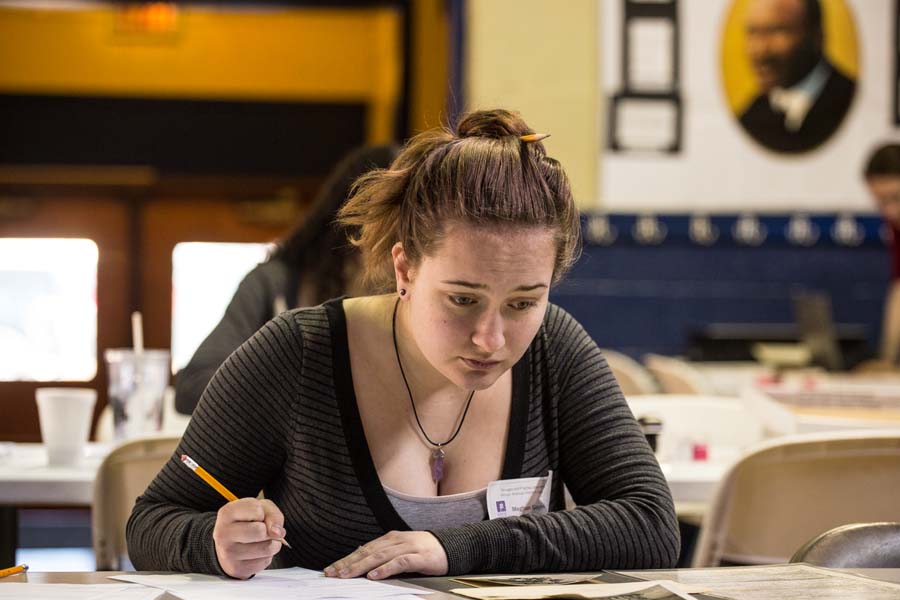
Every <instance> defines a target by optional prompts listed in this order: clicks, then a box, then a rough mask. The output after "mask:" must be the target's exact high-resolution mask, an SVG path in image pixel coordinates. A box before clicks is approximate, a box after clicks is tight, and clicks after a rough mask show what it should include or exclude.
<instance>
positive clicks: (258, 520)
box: [213, 498, 284, 579]
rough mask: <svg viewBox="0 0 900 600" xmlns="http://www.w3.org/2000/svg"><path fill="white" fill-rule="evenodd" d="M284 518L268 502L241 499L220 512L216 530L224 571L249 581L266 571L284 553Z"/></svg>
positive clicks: (215, 537)
mask: <svg viewBox="0 0 900 600" xmlns="http://www.w3.org/2000/svg"><path fill="white" fill-rule="evenodd" d="M282 537H284V515H283V514H282V513H281V511H280V510H279V509H278V507H277V506H275V505H274V504H273V503H272V502H271V501H269V500H257V499H255V498H242V499H240V500H236V501H234V502H229V503H228V504H226V505H224V506H223V507H222V508H221V509H219V512H218V514H217V515H216V524H215V527H214V528H213V542H214V543H215V549H216V557H217V558H218V560H219V565H220V566H221V567H222V570H223V571H225V573H227V574H228V575H230V576H232V577H237V578H239V579H246V578H247V577H250V576H251V575H253V574H255V573H258V572H259V571H262V570H263V569H265V568H266V567H267V566H269V564H271V562H272V557H273V556H275V555H276V554H277V553H278V552H279V551H280V550H281V543H280V542H279V541H278V540H280V539H281V538H282Z"/></svg>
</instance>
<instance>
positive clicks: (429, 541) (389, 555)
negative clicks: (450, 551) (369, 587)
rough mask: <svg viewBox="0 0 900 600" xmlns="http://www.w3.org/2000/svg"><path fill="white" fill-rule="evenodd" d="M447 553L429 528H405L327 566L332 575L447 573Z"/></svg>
mask: <svg viewBox="0 0 900 600" xmlns="http://www.w3.org/2000/svg"><path fill="white" fill-rule="evenodd" d="M446 572H447V554H446V552H445V551H444V548H443V546H441V544H440V542H438V541H437V538H435V537H434V536H433V535H432V534H430V533H429V532H427V531H404V532H396V531H392V532H391V533H389V534H387V535H384V536H382V537H380V538H378V539H376V540H373V541H371V542H369V543H368V544H366V545H365V546H361V547H360V548H358V549H357V550H356V551H354V552H352V553H351V554H349V555H348V556H346V557H344V558H342V559H341V560H339V561H337V562H335V563H334V564H332V565H331V566H329V567H327V568H326V569H325V575H327V576H329V577H342V578H346V577H359V576H360V575H366V574H368V576H369V577H370V578H372V579H384V578H385V577H390V576H392V575H397V574H399V573H422V574H425V575H444V574H446Z"/></svg>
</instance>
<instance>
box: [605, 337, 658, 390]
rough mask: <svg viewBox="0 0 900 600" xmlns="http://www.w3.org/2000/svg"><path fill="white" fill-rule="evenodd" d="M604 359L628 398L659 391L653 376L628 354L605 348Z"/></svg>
mask: <svg viewBox="0 0 900 600" xmlns="http://www.w3.org/2000/svg"><path fill="white" fill-rule="evenodd" d="M601 351H602V352H603V356H604V358H606V362H607V364H608V365H609V368H610V370H611V371H612V372H613V375H615V376H616V381H618V382H619V388H621V390H622V393H623V394H625V395H626V396H633V395H638V394H655V393H656V392H658V391H659V386H657V385H656V381H654V379H653V375H651V374H650V372H649V371H648V370H647V369H646V367H644V365H642V364H641V363H639V362H638V361H636V360H634V359H633V358H631V357H630V356H628V355H627V354H622V353H621V352H616V351H615V350H609V349H607V348H604V349H602V350H601Z"/></svg>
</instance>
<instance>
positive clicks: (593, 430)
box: [432, 306, 680, 575]
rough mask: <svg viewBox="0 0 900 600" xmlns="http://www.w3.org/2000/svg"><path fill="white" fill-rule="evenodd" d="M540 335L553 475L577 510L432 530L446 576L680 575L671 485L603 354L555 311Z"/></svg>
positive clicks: (551, 312)
mask: <svg viewBox="0 0 900 600" xmlns="http://www.w3.org/2000/svg"><path fill="white" fill-rule="evenodd" d="M538 335H539V336H543V339H544V340H545V343H546V350H547V357H548V358H547V361H548V366H549V368H548V369H547V371H548V373H545V376H550V378H551V385H550V386H549V389H550V393H551V394H552V395H554V396H556V397H555V398H546V397H545V398H544V399H543V401H544V403H545V404H549V406H550V407H555V411H556V422H557V427H558V431H557V435H558V439H559V472H558V473H555V474H557V475H559V476H561V477H562V479H563V481H564V482H565V483H566V485H567V486H568V487H569V490H570V491H571V492H572V496H573V498H574V499H575V501H576V502H577V503H578V504H579V506H577V507H576V508H574V509H572V510H562V511H556V512H551V513H548V514H545V515H538V516H534V515H524V516H521V517H510V518H502V519H493V520H490V521H483V522H480V523H473V524H469V525H464V526H462V527H456V528H450V529H443V530H437V531H433V532H432V533H433V534H434V535H435V536H436V537H437V538H438V540H439V541H440V542H441V544H442V545H443V546H444V549H445V550H446V552H447V558H448V564H449V574H450V575H457V574H462V573H473V572H493V573H527V572H534V571H593V570H600V569H648V568H667V567H672V566H674V565H675V563H676V561H677V558H678V552H679V545H680V541H679V533H678V522H677V519H676V517H675V509H674V504H673V502H672V497H671V493H670V492H669V488H668V484H667V483H666V480H665V477H664V476H663V474H662V471H661V469H660V467H659V463H658V462H657V460H656V457H655V456H654V455H653V452H652V451H651V450H650V446H649V444H647V441H646V438H645V437H644V435H643V433H642V432H641V429H640V427H639V425H638V424H637V422H636V421H635V419H634V417H633V416H632V414H631V411H630V410H629V408H628V405H627V404H626V402H625V398H624V397H623V396H622V393H621V391H620V390H619V387H618V384H617V383H616V380H615V377H614V376H613V375H612V373H611V371H610V370H609V367H608V366H607V364H606V361H605V359H604V358H603V357H602V355H601V353H600V351H599V349H598V348H597V345H596V344H595V343H594V342H593V340H591V338H590V337H589V336H588V335H587V333H586V332H585V331H584V329H583V328H582V327H581V325H579V324H578V323H577V322H576V321H575V320H574V319H573V318H572V317H571V316H569V315H568V314H567V313H565V312H564V311H562V309H559V308H558V307H555V306H551V307H550V309H549V310H548V317H547V319H545V325H544V330H543V332H542V333H539V334H538ZM553 410H554V409H553V408H551V409H550V411H549V412H550V413H553ZM545 411H546V408H545Z"/></svg>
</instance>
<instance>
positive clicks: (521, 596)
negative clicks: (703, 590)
mask: <svg viewBox="0 0 900 600" xmlns="http://www.w3.org/2000/svg"><path fill="white" fill-rule="evenodd" d="M450 591H451V592H452V593H454V594H460V595H462V596H468V597H469V598H477V599H480V600H503V599H504V598H508V599H515V600H527V599H532V598H533V599H538V598H553V597H565V598H609V597H613V596H615V597H623V596H624V595H625V594H629V596H628V597H629V598H631V597H632V596H631V595H633V597H634V599H635V600H640V599H641V598H647V599H648V600H649V599H651V598H652V599H654V600H675V599H677V598H682V599H684V600H696V598H695V597H694V596H691V595H690V594H689V593H688V591H687V590H686V589H685V588H684V587H683V586H681V585H679V584H677V583H675V582H674V581H662V580H656V581H635V582H629V583H572V584H568V585H520V586H500V587H480V588H456V589H452V590H450ZM642 592H649V593H647V594H646V595H640V594H641V593H642ZM666 592H669V593H668V594H666Z"/></svg>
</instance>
